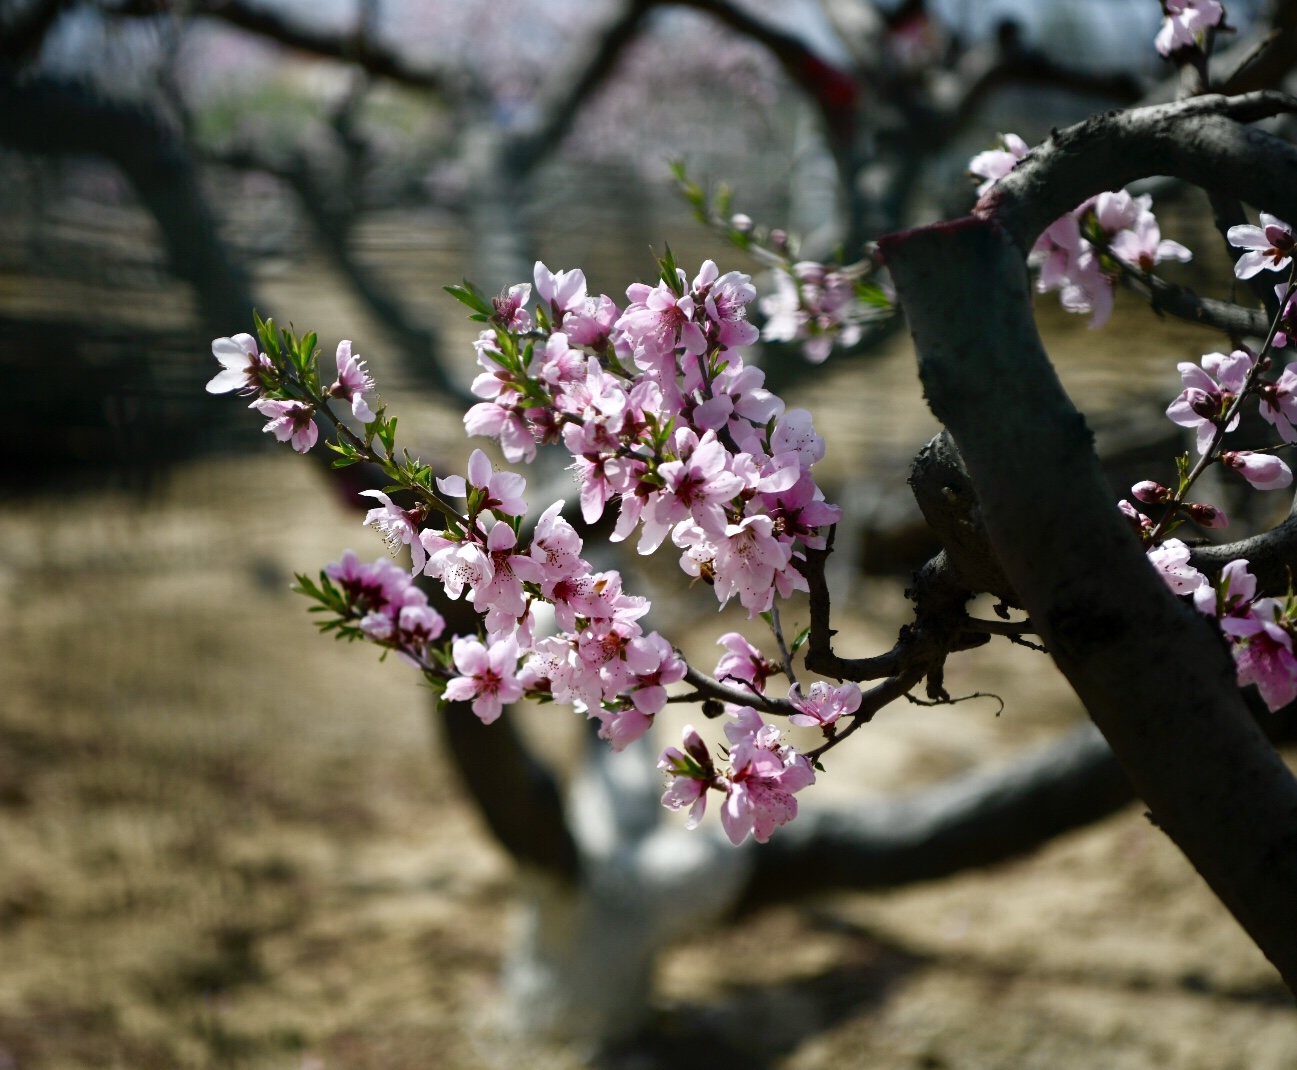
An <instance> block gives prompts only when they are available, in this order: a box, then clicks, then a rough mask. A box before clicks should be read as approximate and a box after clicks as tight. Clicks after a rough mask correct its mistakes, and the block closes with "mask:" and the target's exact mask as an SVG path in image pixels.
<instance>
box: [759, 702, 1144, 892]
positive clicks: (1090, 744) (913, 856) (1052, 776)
mask: <svg viewBox="0 0 1297 1070" xmlns="http://www.w3.org/2000/svg"><path fill="white" fill-rule="evenodd" d="M1132 798H1134V792H1133V790H1132V789H1131V787H1130V782H1129V781H1128V780H1127V779H1126V776H1125V774H1124V773H1123V772H1122V770H1121V766H1120V765H1118V763H1117V760H1116V759H1115V758H1114V757H1113V756H1112V751H1111V750H1110V749H1109V748H1108V745H1107V743H1105V742H1104V740H1103V737H1102V736H1101V735H1100V734H1099V733H1098V732H1097V731H1096V730H1095V729H1094V728H1093V727H1091V726H1086V727H1084V728H1081V729H1078V730H1077V731H1075V732H1073V733H1071V734H1069V735H1068V736H1066V737H1065V738H1064V739H1062V740H1061V741H1059V742H1058V743H1055V744H1052V745H1050V746H1048V747H1045V748H1044V749H1042V750H1040V751H1038V752H1036V753H1034V754H1031V755H1029V756H1028V757H1026V758H1023V759H1019V760H1017V761H1015V762H1014V763H1013V764H1011V765H1009V766H1007V767H1005V768H1003V769H995V770H991V771H977V772H974V773H970V774H968V775H966V776H963V777H959V778H957V779H954V780H951V781H948V782H946V783H944V784H940V785H938V786H937V787H935V788H930V789H928V790H927V791H923V792H919V793H918V794H915V795H911V796H908V797H902V798H899V799H888V800H885V801H880V802H869V803H861V804H859V805H856V806H851V807H845V806H844V807H841V808H836V809H831V810H830V809H823V810H819V809H814V808H811V807H806V808H805V809H804V810H803V812H802V813H801V814H799V815H798V818H797V820H796V821H794V822H792V823H791V824H790V825H788V826H787V827H786V828H783V829H780V830H779V835H778V836H775V837H774V838H773V839H771V841H770V842H769V843H767V844H763V845H762V846H761V847H759V848H758V849H757V851H756V859H757V866H756V871H755V872H754V874H753V878H752V883H751V885H750V886H749V888H748V893H747V896H746V897H745V904H746V905H756V904H760V903H764V902H770V901H773V900H783V899H790V898H794V897H796V896H799V895H806V894H807V892H808V891H811V890H815V891H823V890H826V889H829V888H835V887H837V888H883V887H893V886H896V885H902V884H910V883H913V882H915V881H923V880H934V879H936V878H938V877H944V876H947V875H949V874H951V873H958V872H960V871H961V870H964V869H970V868H972V867H974V866H985V865H990V864H991V863H994V862H1000V861H1003V860H1004V859H1006V858H1012V857H1015V856H1017V855H1020V854H1023V853H1025V852H1027V851H1030V850H1032V849H1033V848H1036V847H1039V846H1040V845H1041V844H1042V843H1045V842H1046V841H1047V840H1049V839H1052V838H1053V837H1055V836H1058V835H1060V834H1061V833H1064V832H1067V831H1069V830H1070V829H1074V828H1081V827H1083V826H1085V825H1089V824H1091V823H1093V822H1095V821H1098V820H1099V819H1100V818H1103V817H1106V816H1108V815H1109V814H1111V813H1113V812H1115V811H1116V810H1119V809H1121V807H1123V806H1125V805H1126V804H1127V803H1129V802H1130V801H1131V799H1132Z"/></svg>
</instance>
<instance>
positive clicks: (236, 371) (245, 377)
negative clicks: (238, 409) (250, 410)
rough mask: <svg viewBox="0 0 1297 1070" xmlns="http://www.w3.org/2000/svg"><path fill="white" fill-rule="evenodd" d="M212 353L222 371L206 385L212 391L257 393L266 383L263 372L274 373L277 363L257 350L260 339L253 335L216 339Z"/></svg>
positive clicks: (221, 392)
mask: <svg viewBox="0 0 1297 1070" xmlns="http://www.w3.org/2000/svg"><path fill="white" fill-rule="evenodd" d="M212 356H214V357H215V358H216V359H217V360H219V361H220V362H221V368H222V370H221V371H219V372H217V373H216V377H215V378H214V379H212V380H211V381H210V382H209V383H208V384H207V392H208V393H209V394H228V393H229V392H230V391H231V390H237V391H238V392H239V393H240V394H256V393H259V392H260V390H261V387H262V385H263V384H262V378H261V377H262V374H263V373H265V374H266V375H267V376H269V377H273V375H274V371H275V366H274V365H273V364H271V363H270V358H269V357H267V356H266V355H265V354H264V353H261V352H259V351H258V349H257V340H256V339H255V338H253V337H252V335H250V334H236V335H235V336H234V337H233V338H217V339H216V340H215V341H213V342H212ZM263 415H264V414H263ZM281 441H282V440H281Z"/></svg>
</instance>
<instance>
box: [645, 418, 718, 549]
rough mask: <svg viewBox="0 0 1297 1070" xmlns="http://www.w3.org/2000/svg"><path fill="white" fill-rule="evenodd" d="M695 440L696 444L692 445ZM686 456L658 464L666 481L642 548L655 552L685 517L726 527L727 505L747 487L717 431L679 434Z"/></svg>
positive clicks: (705, 524) (650, 516)
mask: <svg viewBox="0 0 1297 1070" xmlns="http://www.w3.org/2000/svg"><path fill="white" fill-rule="evenodd" d="M691 440H692V441H696V442H697V445H696V446H691ZM676 442H677V448H681V447H683V448H681V456H682V459H681V460H678V461H667V462H666V463H665V464H662V465H659V466H658V475H659V476H661V477H662V479H663V481H664V485H663V487H662V489H661V491H660V493H659V494H658V495H657V496H656V497H655V499H654V500H653V503H652V505H651V506H650V508H649V511H648V515H646V516H645V518H644V532H643V535H642V536H641V537H640V543H639V552H640V553H642V554H651V553H652V552H653V551H654V550H656V549H657V548H658V547H659V546H661V545H662V540H663V539H664V538H666V535H667V532H668V531H670V529H671V528H672V527H673V526H674V525H675V524H677V523H679V522H680V521H681V520H684V519H686V518H687V517H693V519H694V520H695V521H697V523H699V524H700V525H702V527H704V528H706V529H708V530H711V531H720V530H724V528H725V523H726V518H725V510H724V508H723V506H724V505H725V503H726V502H728V501H729V500H730V499H731V498H733V497H734V496H735V495H736V494H738V493H739V491H741V490H742V489H743V480H742V479H740V478H739V477H738V476H736V475H734V474H733V473H732V472H729V471H727V470H726V465H727V463H728V462H729V459H730V455H729V452H728V451H727V450H726V449H725V447H724V446H722V445H721V444H720V442H719V441H718V440H717V438H716V433H715V432H714V431H708V432H706V433H705V434H704V435H703V437H702V438H701V439H700V440H698V439H694V438H693V433H692V432H690V431H682V432H680V433H678V434H677V436H676Z"/></svg>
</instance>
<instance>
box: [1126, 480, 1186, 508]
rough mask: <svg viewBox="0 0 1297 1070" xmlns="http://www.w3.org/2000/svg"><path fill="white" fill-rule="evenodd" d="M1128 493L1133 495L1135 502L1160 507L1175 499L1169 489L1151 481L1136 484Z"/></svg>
mask: <svg viewBox="0 0 1297 1070" xmlns="http://www.w3.org/2000/svg"><path fill="white" fill-rule="evenodd" d="M1130 493H1131V494H1132V495H1134V497H1135V500H1136V501H1141V502H1144V503H1146V504H1148V505H1162V504H1164V503H1166V502H1169V501H1170V500H1171V499H1172V498H1174V497H1175V495H1174V494H1173V493H1172V492H1171V491H1170V489H1168V488H1167V487H1164V486H1162V484H1161V483H1154V482H1153V480H1151V479H1145V480H1144V481H1143V482H1141V483H1136V484H1135V485H1134V486H1133V487H1131V488H1130Z"/></svg>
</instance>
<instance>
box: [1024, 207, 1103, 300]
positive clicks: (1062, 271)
mask: <svg viewBox="0 0 1297 1070" xmlns="http://www.w3.org/2000/svg"><path fill="white" fill-rule="evenodd" d="M1089 248H1090V243H1089V242H1087V241H1086V240H1085V239H1084V238H1082V237H1081V225H1080V223H1079V222H1078V221H1077V218H1076V216H1075V215H1072V214H1070V213H1069V214H1068V215H1065V216H1063V217H1061V218H1060V219H1056V220H1054V222H1053V223H1051V224H1050V225H1049V226H1048V227H1046V228H1045V231H1044V232H1043V233H1042V234H1041V235H1040V237H1039V238H1037V239H1036V243H1035V244H1034V245H1033V246H1032V247H1031V262H1032V263H1033V264H1034V265H1036V266H1037V268H1038V269H1039V274H1038V275H1037V276H1036V289H1037V290H1038V291H1040V292H1041V293H1049V292H1050V291H1051V290H1057V289H1060V288H1061V287H1063V286H1066V285H1067V282H1068V279H1069V278H1070V276H1071V274H1072V271H1073V265H1074V264H1075V262H1076V259H1077V257H1079V256H1080V255H1081V252H1082V250H1083V249H1084V250H1088V249H1089Z"/></svg>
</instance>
